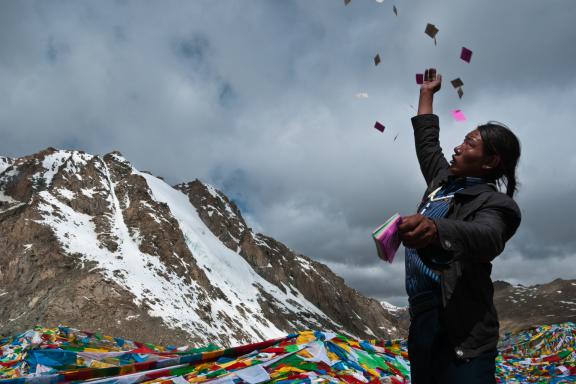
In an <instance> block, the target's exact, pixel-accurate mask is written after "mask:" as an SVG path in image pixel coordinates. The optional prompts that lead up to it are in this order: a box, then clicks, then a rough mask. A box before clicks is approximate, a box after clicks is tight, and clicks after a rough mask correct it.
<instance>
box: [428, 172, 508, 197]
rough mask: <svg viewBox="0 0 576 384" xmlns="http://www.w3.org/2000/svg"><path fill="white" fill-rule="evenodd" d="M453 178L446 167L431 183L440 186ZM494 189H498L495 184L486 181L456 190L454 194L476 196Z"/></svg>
mask: <svg viewBox="0 0 576 384" xmlns="http://www.w3.org/2000/svg"><path fill="white" fill-rule="evenodd" d="M454 178H455V177H454V175H452V173H450V171H449V170H448V168H446V169H443V170H442V171H440V172H439V174H438V176H437V177H436V180H435V181H434V182H433V183H432V184H433V185H432V186H433V187H434V188H436V187H437V186H440V185H442V184H444V183H446V182H448V181H450V180H454ZM495 191H498V189H497V188H496V185H494V184H493V183H489V182H486V183H480V184H475V185H472V186H470V187H466V188H464V189H463V190H461V191H458V192H456V193H455V194H454V195H464V196H477V195H479V194H481V193H484V192H495Z"/></svg>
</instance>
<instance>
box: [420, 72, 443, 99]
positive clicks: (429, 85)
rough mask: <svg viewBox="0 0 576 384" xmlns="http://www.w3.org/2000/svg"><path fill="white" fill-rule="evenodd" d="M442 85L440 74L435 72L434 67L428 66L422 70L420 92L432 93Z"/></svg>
mask: <svg viewBox="0 0 576 384" xmlns="http://www.w3.org/2000/svg"><path fill="white" fill-rule="evenodd" d="M441 87H442V75H441V74H439V73H438V74H437V73H436V68H429V69H427V70H425V71H424V83H423V84H422V85H421V86H420V92H429V93H431V94H434V93H436V92H438V91H439V90H440V88H441Z"/></svg>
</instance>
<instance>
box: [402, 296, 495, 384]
mask: <svg viewBox="0 0 576 384" xmlns="http://www.w3.org/2000/svg"><path fill="white" fill-rule="evenodd" d="M408 355H409V357H410V376H411V380H412V384H433V383H434V384H436V383H438V384H440V383H442V384H460V383H462V384H476V383H478V384H492V383H494V384H495V383H496V379H495V374H496V356H497V355H498V352H497V351H496V350H494V351H490V352H486V353H483V354H481V355H480V356H478V357H475V358H473V359H460V358H458V357H457V356H456V353H455V352H454V349H453V348H452V346H451V345H450V342H449V340H448V336H447V334H446V332H445V330H443V329H442V326H441V323H440V307H438V306H433V307H431V308H427V309H426V310H424V311H423V312H420V313H418V314H416V315H415V316H414V317H413V318H412V320H411V322H410V331H409V335H408Z"/></svg>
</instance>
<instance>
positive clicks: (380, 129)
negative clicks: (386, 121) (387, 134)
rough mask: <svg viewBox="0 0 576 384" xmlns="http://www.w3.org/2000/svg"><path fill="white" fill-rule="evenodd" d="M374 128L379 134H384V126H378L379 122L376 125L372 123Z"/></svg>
mask: <svg viewBox="0 0 576 384" xmlns="http://www.w3.org/2000/svg"><path fill="white" fill-rule="evenodd" d="M374 128H376V129H377V130H379V131H380V132H384V128H385V127H384V126H383V125H382V124H380V122H379V121H377V122H376V123H374Z"/></svg>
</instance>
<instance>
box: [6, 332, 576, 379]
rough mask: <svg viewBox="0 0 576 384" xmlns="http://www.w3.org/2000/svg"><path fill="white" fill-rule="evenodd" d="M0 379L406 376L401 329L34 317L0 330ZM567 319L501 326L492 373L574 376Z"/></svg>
mask: <svg viewBox="0 0 576 384" xmlns="http://www.w3.org/2000/svg"><path fill="white" fill-rule="evenodd" d="M0 346H1V348H2V352H1V355H0V383H1V384H55V383H61V382H84V381H90V382H91V383H98V384H104V383H106V384H112V383H114V384H129V383H130V384H136V383H150V384H151V383H155V384H188V383H211V384H244V383H247V384H258V383H263V382H267V383H282V384H288V383H294V384H296V383H298V384H300V383H302V384H304V383H306V384H312V383H348V384H360V383H368V384H376V383H394V384H400V383H409V382H410V359H409V355H408V352H407V344H406V340H405V339H393V340H359V339H355V338H353V337H349V336H345V335H341V334H336V333H330V332H321V331H301V332H298V333H294V334H289V335H286V336H285V337H281V338H277V339H271V340H266V341H262V342H258V343H253V344H247V345H241V346H237V347H232V348H226V349H222V348H219V347H217V346H216V345H213V344H209V345H207V346H205V347H201V348H190V347H188V346H182V347H175V346H170V345H169V346H159V345H155V344H151V343H140V342H136V341H131V340H126V339H122V338H118V337H112V336H107V335H102V334H100V333H94V332H88V331H79V330H77V329H73V328H68V327H63V326H60V327H58V328H42V327H35V328H34V329H31V330H28V331H26V332H24V333H21V334H18V335H16V336H12V337H6V338H4V339H1V340H0ZM575 348H576V324H575V323H573V322H568V323H563V324H555V325H545V326H539V327H535V328H532V329H529V330H525V331H521V332H515V333H507V334H505V335H504V336H503V338H502V339H501V340H500V343H499V345H498V350H499V355H498V357H497V359H496V380H497V382H498V383H508V384H511V383H554V384H561V383H574V382H575V381H576V351H575Z"/></svg>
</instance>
